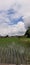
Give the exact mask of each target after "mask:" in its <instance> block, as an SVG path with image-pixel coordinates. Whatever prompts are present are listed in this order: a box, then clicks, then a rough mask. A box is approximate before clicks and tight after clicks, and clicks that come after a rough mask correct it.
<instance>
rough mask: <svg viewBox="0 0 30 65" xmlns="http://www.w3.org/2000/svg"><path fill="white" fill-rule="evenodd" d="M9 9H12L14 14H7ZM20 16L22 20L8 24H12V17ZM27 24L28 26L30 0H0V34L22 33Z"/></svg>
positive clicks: (29, 21)
mask: <svg viewBox="0 0 30 65" xmlns="http://www.w3.org/2000/svg"><path fill="white" fill-rule="evenodd" d="M11 9H13V10H14V14H8V10H9V11H10V10H11ZM9 13H10V12H9ZM21 16H23V21H19V22H18V23H17V24H15V25H9V24H13V21H12V20H13V19H16V18H17V19H18V18H19V17H21ZM14 22H15V21H14ZM28 26H30V0H0V35H2V36H5V35H7V34H8V35H9V36H11V35H23V34H24V33H25V31H26V27H28Z"/></svg>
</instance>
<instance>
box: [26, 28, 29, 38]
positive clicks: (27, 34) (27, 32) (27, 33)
mask: <svg viewBox="0 0 30 65" xmlns="http://www.w3.org/2000/svg"><path fill="white" fill-rule="evenodd" d="M25 36H27V37H29V38H30V27H28V29H27V31H26V33H25Z"/></svg>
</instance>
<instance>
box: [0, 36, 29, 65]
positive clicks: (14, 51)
mask: <svg viewBox="0 0 30 65" xmlns="http://www.w3.org/2000/svg"><path fill="white" fill-rule="evenodd" d="M0 63H8V64H16V65H18V64H30V38H18V37H11V38H0Z"/></svg>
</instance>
